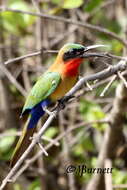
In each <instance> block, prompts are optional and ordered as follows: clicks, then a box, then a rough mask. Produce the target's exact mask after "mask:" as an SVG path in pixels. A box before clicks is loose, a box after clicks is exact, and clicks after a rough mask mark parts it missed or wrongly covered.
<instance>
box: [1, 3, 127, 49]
mask: <svg viewBox="0 0 127 190" xmlns="http://www.w3.org/2000/svg"><path fill="white" fill-rule="evenodd" d="M0 11H9V12H16V13H22V14H29V15H32V16H39V17H42V18H47V19H52V20H56V21H60V22H64V23H70V24H74V25H77V26H81V27H85V28H88V29H89V30H94V31H98V32H101V33H104V34H106V35H108V36H110V37H113V38H114V39H117V40H118V41H120V42H121V43H122V44H123V45H125V46H127V41H126V40H125V39H122V38H121V37H119V36H118V35H117V34H115V33H114V32H111V31H109V30H108V29H106V28H103V27H100V26H96V25H92V24H89V23H87V22H85V23H84V22H79V21H74V20H72V19H67V18H63V17H59V16H53V15H47V14H44V13H34V12H28V11H22V10H17V9H12V8H7V7H4V6H0Z"/></svg>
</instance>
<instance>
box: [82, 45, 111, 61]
mask: <svg viewBox="0 0 127 190" xmlns="http://www.w3.org/2000/svg"><path fill="white" fill-rule="evenodd" d="M99 47H107V45H102V44H100V45H91V46H87V47H85V48H84V52H83V54H81V55H80V56H79V57H81V58H89V57H106V58H109V57H108V56H107V55H105V54H104V53H98V52H91V53H90V52H88V51H89V50H91V49H96V48H99Z"/></svg>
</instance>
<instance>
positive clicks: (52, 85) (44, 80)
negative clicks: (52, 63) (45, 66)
mask: <svg viewBox="0 0 127 190" xmlns="http://www.w3.org/2000/svg"><path fill="white" fill-rule="evenodd" d="M60 80H61V76H60V74H59V73H57V72H47V73H45V74H44V75H42V76H41V77H40V78H39V80H38V81H37V82H36V84H35V85H34V86H33V88H32V90H31V91H30V93H29V95H28V97H27V99H26V102H25V105H24V107H23V111H22V114H23V113H24V112H25V111H26V110H31V109H32V108H33V107H34V106H35V105H37V104H38V103H40V102H41V101H42V100H45V99H46V98H48V96H49V95H50V94H51V93H53V92H54V91H55V89H56V88H57V86H58V84H59V83H60Z"/></svg>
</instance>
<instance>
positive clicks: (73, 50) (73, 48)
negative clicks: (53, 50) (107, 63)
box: [56, 43, 104, 76]
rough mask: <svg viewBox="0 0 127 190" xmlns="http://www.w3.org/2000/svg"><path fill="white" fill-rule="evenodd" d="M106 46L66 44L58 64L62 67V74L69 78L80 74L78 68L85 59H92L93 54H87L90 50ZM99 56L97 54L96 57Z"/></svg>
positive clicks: (61, 50)
mask: <svg viewBox="0 0 127 190" xmlns="http://www.w3.org/2000/svg"><path fill="white" fill-rule="evenodd" d="M101 46H104V45H91V46H83V45H80V44H75V43H67V44H65V45H64V46H63V47H62V48H61V49H60V51H59V53H58V56H57V59H56V63H57V64H58V63H60V64H61V65H62V72H63V73H64V74H65V75H68V76H74V75H77V74H78V68H79V66H80V64H81V63H82V61H83V58H85V57H87V58H88V57H91V56H93V54H90V53H87V51H88V50H91V49H94V48H98V47H101ZM97 55H99V54H96V56H97Z"/></svg>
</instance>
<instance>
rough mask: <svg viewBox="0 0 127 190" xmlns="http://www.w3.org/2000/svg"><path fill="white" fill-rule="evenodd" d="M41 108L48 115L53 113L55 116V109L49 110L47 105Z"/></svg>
mask: <svg viewBox="0 0 127 190" xmlns="http://www.w3.org/2000/svg"><path fill="white" fill-rule="evenodd" d="M43 110H44V111H45V112H46V113H47V114H48V115H50V116H51V115H54V117H56V111H49V110H48V109H47V107H43Z"/></svg>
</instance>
